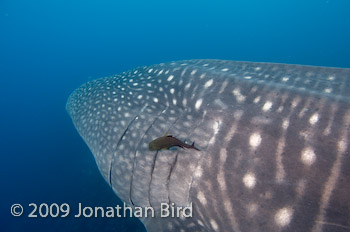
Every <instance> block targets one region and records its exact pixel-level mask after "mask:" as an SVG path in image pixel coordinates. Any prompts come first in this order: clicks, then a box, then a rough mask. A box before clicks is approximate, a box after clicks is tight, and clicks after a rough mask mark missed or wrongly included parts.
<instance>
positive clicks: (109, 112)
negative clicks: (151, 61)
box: [66, 59, 350, 232]
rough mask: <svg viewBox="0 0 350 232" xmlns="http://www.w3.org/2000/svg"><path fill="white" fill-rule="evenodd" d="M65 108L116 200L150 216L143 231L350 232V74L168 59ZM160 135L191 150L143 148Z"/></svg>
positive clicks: (98, 86) (94, 86)
mask: <svg viewBox="0 0 350 232" xmlns="http://www.w3.org/2000/svg"><path fill="white" fill-rule="evenodd" d="M66 109H67V111H68V113H69V115H70V117H71V118H72V121H73V123H74V125H75V127H76V129H77V131H78V132H79V134H80V136H81V137H82V138H83V140H84V141H85V142H86V144H87V145H88V147H89V148H90V150H91V152H92V154H93V156H94V158H95V160H96V163H97V166H98V168H99V171H100V172H101V174H102V176H103V178H104V179H105V180H106V181H107V183H108V184H109V185H110V186H111V188H112V189H113V191H114V192H115V193H116V195H117V196H118V197H119V198H120V199H121V200H122V201H123V202H124V203H125V205H126V206H127V207H130V208H132V209H135V208H140V207H141V208H142V207H151V208H152V209H154V216H152V217H150V216H145V215H143V216H140V220H141V221H142V223H143V224H144V226H145V228H146V229H147V231H236V232H239V231H250V232H251V231H313V232H318V231H350V144H349V141H350V139H349V137H350V69H346V68H331V67H314V66H304V65H291V64H277V63H259V62H240V61H225V60H206V59H203V60H185V61H174V62H168V63H161V64H155V65H151V66H144V67H139V68H135V69H133V70H130V71H126V72H123V73H121V74H117V75H115V76H111V77H105V78H100V79H96V80H92V81H89V82H87V83H85V84H83V85H82V86H80V87H79V88H78V89H76V90H75V91H74V92H73V93H72V94H71V95H70V96H69V99H68V101H67V105H66ZM166 134H171V135H173V136H174V137H176V138H178V139H179V140H181V141H184V142H185V143H186V144H193V143H194V142H195V146H196V147H197V148H198V149H197V150H196V149H182V148H179V147H177V148H175V149H162V150H155V149H154V150H150V149H149V144H150V142H151V141H153V140H155V139H156V138H160V137H162V136H164V135H166ZM166 204H168V209H169V211H168V214H167V215H165V216H164V215H163V214H162V212H163V211H164V210H165V208H164V207H163V206H164V205H166ZM181 207H182V208H181ZM185 208H187V209H189V210H188V211H185V210H184V209H185ZM170 209H171V210H170ZM179 209H180V210H179ZM169 212H170V213H169ZM184 213H186V214H184Z"/></svg>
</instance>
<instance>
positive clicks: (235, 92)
mask: <svg viewBox="0 0 350 232" xmlns="http://www.w3.org/2000/svg"><path fill="white" fill-rule="evenodd" d="M232 93H233V95H234V96H235V97H236V100H237V101H238V102H239V103H242V102H244V101H245V96H244V95H242V94H241V91H240V89H239V88H235V89H234V90H233V91H232Z"/></svg>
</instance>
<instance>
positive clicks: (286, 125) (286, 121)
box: [282, 119, 289, 130]
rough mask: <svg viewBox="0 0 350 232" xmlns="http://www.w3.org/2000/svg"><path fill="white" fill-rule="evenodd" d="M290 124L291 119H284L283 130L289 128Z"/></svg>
mask: <svg viewBox="0 0 350 232" xmlns="http://www.w3.org/2000/svg"><path fill="white" fill-rule="evenodd" d="M288 126H289V120H288V119H284V120H283V122H282V128H283V130H287V128H288Z"/></svg>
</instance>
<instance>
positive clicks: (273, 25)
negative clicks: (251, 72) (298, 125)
mask: <svg viewBox="0 0 350 232" xmlns="http://www.w3.org/2000/svg"><path fill="white" fill-rule="evenodd" d="M349 10H350V1H348V0H309V1H301V0H293V1H292V0H286V1H278V0H267V1H258V0H239V1H228V0H225V1H224V0H218V1H213V0H212V1H209V0H193V1H191V0H190V1H184V0H177V1H159V0H153V1H141V0H131V1H115V0H104V1H91V0H84V1H82V0H79V1H74V0H73V1H72V0H69V1H68V0H50V1H44V0H33V1H25V0H2V1H0V80H1V83H0V109H1V113H0V128H1V130H0V131H1V133H0V134H1V137H0V158H1V168H0V171H1V173H0V174H1V175H0V176H1V183H0V184H1V188H0V189H1V190H0V193H1V198H0V203H1V204H0V207H1V211H0V217H1V219H0V220H1V225H0V230H1V231H80V230H81V231H144V228H143V225H142V224H141V223H140V222H139V221H138V220H137V219H135V218H112V219H110V218H79V219H78V218H74V217H73V216H71V215H70V216H68V217H66V218H60V217H58V218H50V217H47V218H40V217H38V218H28V214H29V213H30V211H31V210H32V209H33V207H30V206H28V204H30V203H35V204H37V205H40V204H41V203H47V204H52V203H57V204H63V203H68V204H69V205H71V207H72V209H74V207H77V204H78V203H79V202H81V203H83V204H84V205H89V206H114V205H116V204H119V205H122V202H121V201H120V200H119V199H118V198H117V197H116V195H115V194H114V193H113V192H112V190H111V189H110V188H109V186H108V185H107V183H105V181H104V180H103V178H102V176H101V175H100V173H99V171H98V169H97V166H96V164H95V161H94V159H93V156H92V154H91V152H90V151H89V149H88V148H87V146H86V144H85V143H84V142H83V140H82V139H81V138H80V137H79V135H78V133H77V132H76V130H75V128H74V126H73V124H72V122H71V119H70V118H69V116H68V114H67V113H66V111H65V103H66V100H67V97H68V96H69V94H70V93H71V92H72V91H73V90H74V89H75V88H77V87H78V86H79V85H80V84H82V83H84V82H87V81H89V80H92V79H95V78H98V77H103V76H109V75H112V74H116V73H119V72H122V71H126V70H128V69H131V68H134V67H137V66H140V65H150V64H154V63H160V62H166V61H172V60H181V59H193V58H214V59H229V60H245V61H264V62H279V63H296V64H307V65H320V66H335V67H347V68H350V59H349V54H350V42H349V41H350V30H349V29H350V14H349ZM15 203H20V204H22V205H23V207H24V214H23V215H22V216H21V217H14V216H12V215H11V212H10V208H11V205H12V204H15Z"/></svg>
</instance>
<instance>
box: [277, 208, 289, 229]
mask: <svg viewBox="0 0 350 232" xmlns="http://www.w3.org/2000/svg"><path fill="white" fill-rule="evenodd" d="M292 215H293V210H292V209H291V208H289V207H284V208H282V209H280V210H278V211H277V213H276V214H275V222H276V224H277V225H279V226H281V227H284V226H286V225H288V224H289V223H290V221H291V220H292Z"/></svg>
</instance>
